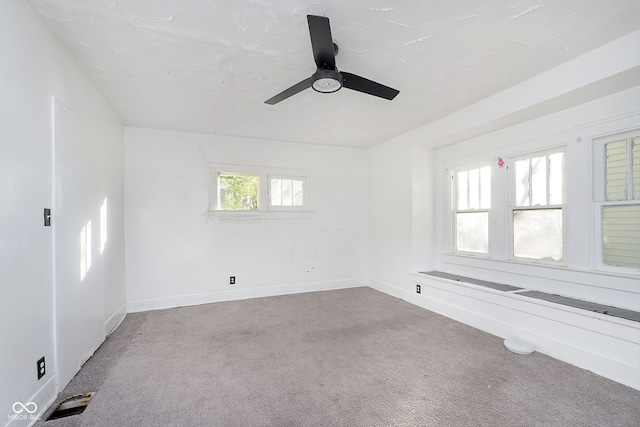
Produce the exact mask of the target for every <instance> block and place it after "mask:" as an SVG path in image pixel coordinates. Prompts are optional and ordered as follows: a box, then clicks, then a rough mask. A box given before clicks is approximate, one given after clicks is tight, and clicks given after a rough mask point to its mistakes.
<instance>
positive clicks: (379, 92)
mask: <svg viewBox="0 0 640 427" xmlns="http://www.w3.org/2000/svg"><path fill="white" fill-rule="evenodd" d="M340 74H342V87H346V88H347V89H352V90H357V91H358V92H363V93H368V94H369V95H373V96H378V97H380V98H384V99H388V100H392V99H393V98H395V97H396V95H397V94H399V93H400V91H398V90H395V89H393V88H390V87H389V86H385V85H383V84H380V83H376V82H374V81H373V80H369V79H365V78H364V77H360V76H356V75H355V74H351V73H345V72H344V71H341V72H340Z"/></svg>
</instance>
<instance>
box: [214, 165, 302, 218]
mask: <svg viewBox="0 0 640 427" xmlns="http://www.w3.org/2000/svg"><path fill="white" fill-rule="evenodd" d="M312 186H313V179H312V173H311V171H309V170H304V169H288V168H266V167H260V166H246V165H225V164H211V165H210V198H209V212H210V213H211V214H214V215H227V216H229V217H232V218H233V217H236V218H238V217H240V216H242V215H244V216H256V215H261V216H264V215H265V213H266V212H270V211H273V212H310V211H312V210H313V199H312V197H311V196H312V191H313V189H312ZM282 216H283V215H282V214H280V215H279V217H282Z"/></svg>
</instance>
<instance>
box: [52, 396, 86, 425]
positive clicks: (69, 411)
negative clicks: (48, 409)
mask: <svg viewBox="0 0 640 427" xmlns="http://www.w3.org/2000/svg"><path fill="white" fill-rule="evenodd" d="M92 397H93V393H85V394H76V395H75V396H71V397H68V398H66V399H65V400H63V401H62V402H61V403H60V404H59V405H58V407H57V408H56V410H55V411H53V413H52V414H51V415H49V418H47V421H49V420H57V419H58V418H66V417H70V416H72V415H78V414H81V413H83V412H84V410H85V409H87V405H88V404H89V402H90V401H91V398H92Z"/></svg>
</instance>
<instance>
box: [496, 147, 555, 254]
mask: <svg viewBox="0 0 640 427" xmlns="http://www.w3.org/2000/svg"><path fill="white" fill-rule="evenodd" d="M564 165H565V153H564V151H556V152H549V153H539V154H536V155H531V156H527V157H525V158H516V159H514V160H513V161H512V162H511V167H510V181H511V183H512V190H511V192H510V193H511V203H510V207H509V210H510V214H511V225H512V227H511V229H512V256H513V257H514V258H524V259H535V260H547V261H562V259H563V248H562V242H563V227H562V223H563V209H564Z"/></svg>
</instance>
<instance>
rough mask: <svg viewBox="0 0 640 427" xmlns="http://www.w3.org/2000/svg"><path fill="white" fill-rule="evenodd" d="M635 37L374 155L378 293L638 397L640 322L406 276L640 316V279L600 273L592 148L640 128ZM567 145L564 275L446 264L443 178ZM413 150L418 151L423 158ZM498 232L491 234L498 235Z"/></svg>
mask: <svg viewBox="0 0 640 427" xmlns="http://www.w3.org/2000/svg"><path fill="white" fill-rule="evenodd" d="M639 35H640V33H639V32H635V33H633V34H631V35H629V36H626V37H623V38H621V39H619V40H617V41H615V42H613V43H610V44H609V45H606V46H603V47H602V48H600V49H597V50H596V51H593V52H590V53H588V54H586V55H584V56H582V57H580V58H577V59H576V60H574V61H571V62H569V63H566V64H563V65H562V66H560V67H558V68H557V69H554V70H550V71H549V72H547V73H544V74H543V75H540V76H537V77H535V78H533V79H531V80H529V81H527V82H524V83H522V84H520V85H517V86H514V87H512V88H510V89H508V90H506V91H504V92H502V93H500V94H497V95H495V96H493V97H491V98H489V99H486V100H484V101H481V102H479V103H477V104H474V105H472V106H470V107H468V108H466V109H464V110H461V111H459V112H457V113H454V114H452V115H450V116H447V117H445V118H443V119H441V120H439V121H437V122H434V123H431V124H429V125H426V126H424V127H422V128H419V129H416V130H415V131H412V132H409V133H407V134H405V135H402V136H400V137H397V138H395V139H394V140H391V141H389V142H387V143H385V144H382V145H380V146H377V147H375V148H373V149H372V150H371V153H370V158H371V163H370V173H371V177H370V181H371V190H370V194H371V196H370V208H371V210H370V229H369V242H370V246H369V259H370V273H371V274H370V279H371V282H370V283H371V286H372V287H374V288H376V289H379V290H382V291H384V292H387V293H390V294H392V295H396V296H398V297H401V298H404V299H406V300H408V301H411V302H413V303H415V304H417V305H420V306H422V307H425V308H428V309H430V310H433V311H436V312H439V313H441V314H444V315H446V316H449V317H452V318H455V319H457V320H460V321H463V322H465V323H467V324H470V325H472V326H475V327H478V328H480V329H483V330H485V331H488V332H491V333H493V334H495V335H498V336H502V337H514V336H515V337H520V338H523V339H528V340H530V341H532V342H534V344H536V346H537V348H538V351H541V352H543V353H546V354H550V355H552V356H554V357H557V358H560V359H562V360H565V361H568V362H570V363H573V364H576V365H578V366H581V367H584V368H586V369H590V370H592V371H594V372H597V373H599V374H601V375H604V376H607V377H609V378H612V379H614V380H616V381H619V382H623V383H625V384H628V385H631V386H633V387H636V388H640V325H638V324H637V322H631V321H626V320H623V319H614V318H612V317H611V316H605V315H597V314H594V313H588V312H584V311H580V310H575V309H565V308H563V307H562V306H560V307H559V306H558V305H553V304H547V303H542V304H540V303H533V302H530V301H528V299H527V298H526V297H522V296H519V295H510V296H509V298H507V297H505V296H504V295H498V294H495V293H494V292H490V291H482V292H481V291H478V290H477V289H475V288H473V287H471V288H469V287H465V286H460V285H457V284H455V283H447V282H446V281H442V280H432V279H425V278H424V277H421V276H420V275H416V274H413V273H411V272H412V271H413V272H415V271H425V270H430V269H437V270H442V271H447V272H452V273H456V274H459V275H467V276H472V277H476V278H479V279H485V280H491V281H495V282H500V283H509V284H513V285H515V286H521V287H525V288H527V289H535V290H542V291H545V292H550V293H559V294H563V295H567V296H572V297H576V298H582V299H586V300H590V301H596V302H600V303H605V304H610V305H614V306H619V307H624V308H630V309H634V310H639V309H640V288H639V287H638V283H639V281H638V277H637V276H633V275H619V274H607V273H603V272H597V271H595V269H594V262H593V251H594V249H595V246H594V245H595V242H594V238H593V235H592V233H591V231H592V228H593V223H592V222H593V219H592V209H591V202H590V200H591V192H590V188H591V185H592V181H591V173H592V169H591V163H592V158H591V150H590V147H591V140H592V138H594V137H597V136H602V135H605V134H607V133H614V132H619V131H625V130H629V129H632V128H637V127H639V126H640V89H639V88H638V81H640V79H639V77H640V37H639ZM570 76H579V77H580V78H579V79H574V78H573V77H570ZM563 144H566V146H567V151H568V154H567V157H568V160H567V195H568V203H569V204H568V207H567V215H568V216H567V222H566V226H567V236H566V248H565V254H566V264H567V265H566V266H565V267H548V266H536V265H530V264H522V263H516V262H509V261H506V260H501V259H498V260H497V259H481V258H478V257H463V256H455V255H451V254H450V246H449V241H450V239H449V233H450V232H449V228H448V227H447V224H448V222H447V221H448V218H449V215H450V213H449V212H450V207H449V199H448V195H447V192H446V189H447V186H448V185H449V178H447V172H446V169H447V168H451V167H454V166H456V165H457V166H461V165H473V164H476V163H478V162H480V161H492V162H493V159H495V158H496V157H498V156H500V157H503V158H507V157H509V156H511V155H515V154H517V153H527V152H531V151H536V150H539V149H542V148H545V147H553V146H557V145H563ZM418 149H422V150H423V151H422V152H421V153H420V156H419V157H417V156H416V150H418ZM418 159H420V160H418ZM412 160H413V161H412ZM425 169H428V170H430V171H431V175H430V179H431V180H432V182H433V185H432V186H431V187H430V188H429V187H425V188H419V187H418V186H416V185H415V184H416V177H417V176H418V175H419V174H424V170H425ZM496 169H497V168H496ZM423 179H428V178H426V177H425V178H423ZM412 180H413V181H412ZM412 183H413V187H412V186H411V184H412ZM410 189H411V190H412V191H413V194H411V193H410ZM494 190H496V188H495V187H494ZM416 193H417V194H416ZM416 199H417V200H416ZM388 202H393V203H392V204H388ZM425 203H427V204H430V205H431V210H430V215H426V216H425V215H424V214H423V213H422V214H421V213H420V212H421V211H424V205H425ZM423 216H424V218H425V221H432V222H431V223H430V226H429V227H427V229H425V228H424V227H422V228H418V226H419V225H421V226H423V223H419V218H421V217H423ZM410 220H413V222H412V223H411V222H410ZM503 220H504V218H503ZM499 222H500V221H497V222H496V223H493V225H494V226H500V225H501V224H499ZM422 236H424V238H427V239H430V240H429V246H430V248H431V251H428V250H427V251H425V249H424V248H423V247H420V246H419V245H418V244H417V242H419V241H420V240H421V239H422ZM412 247H413V249H411V248H412ZM496 248H497V249H498V253H497V254H496V255H497V256H496V258H501V257H502V258H508V257H507V256H506V252H505V248H507V245H506V242H499V243H498V245H496ZM420 252H423V253H426V254H427V257H428V258H425V256H424V255H422V254H421V253H420ZM383 260H384V263H383ZM411 260H413V262H411ZM418 283H419V284H421V285H422V293H421V294H420V295H418V294H417V293H416V290H415V287H416V284H418Z"/></svg>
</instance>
